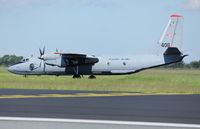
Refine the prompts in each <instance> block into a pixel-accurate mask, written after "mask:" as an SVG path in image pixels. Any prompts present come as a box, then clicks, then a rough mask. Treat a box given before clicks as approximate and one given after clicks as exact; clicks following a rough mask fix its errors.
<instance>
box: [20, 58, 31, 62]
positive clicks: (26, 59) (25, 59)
mask: <svg viewBox="0 0 200 129" xmlns="http://www.w3.org/2000/svg"><path fill="white" fill-rule="evenodd" d="M28 61H29V58H23V59H22V60H21V61H20V62H21V63H25V62H28Z"/></svg>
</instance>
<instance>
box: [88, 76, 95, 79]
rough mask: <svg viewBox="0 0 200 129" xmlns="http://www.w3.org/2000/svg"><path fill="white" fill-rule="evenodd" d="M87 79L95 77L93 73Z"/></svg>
mask: <svg viewBox="0 0 200 129" xmlns="http://www.w3.org/2000/svg"><path fill="white" fill-rule="evenodd" d="M88 79H96V77H95V76H94V75H90V76H89V77H88Z"/></svg>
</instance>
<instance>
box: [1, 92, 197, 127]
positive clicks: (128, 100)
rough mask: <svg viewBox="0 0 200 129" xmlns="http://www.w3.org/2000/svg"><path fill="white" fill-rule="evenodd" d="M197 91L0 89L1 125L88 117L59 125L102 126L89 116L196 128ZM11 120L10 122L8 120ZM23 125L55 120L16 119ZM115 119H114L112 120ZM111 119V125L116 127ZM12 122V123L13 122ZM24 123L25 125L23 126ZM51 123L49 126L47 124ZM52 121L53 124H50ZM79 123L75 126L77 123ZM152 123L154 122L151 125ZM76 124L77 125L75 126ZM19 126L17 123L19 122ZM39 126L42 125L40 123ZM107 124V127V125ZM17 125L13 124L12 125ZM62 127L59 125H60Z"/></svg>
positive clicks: (95, 118) (102, 125) (97, 118)
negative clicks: (84, 121)
mask: <svg viewBox="0 0 200 129" xmlns="http://www.w3.org/2000/svg"><path fill="white" fill-rule="evenodd" d="M199 100H200V95H191V94H169V93H162V94H158V93H138V92H93V91H59V90H57V91H53V90H19V89H18V90H17V89H1V90H0V116H1V117H2V119H1V120H0V125H1V127H5V129H6V126H5V125H9V126H11V125H12V124H13V122H14V123H15V124H16V125H17V123H19V120H18V121H16V120H5V119H3V118H5V117H9V118H15V117H17V118H27V119H28V118H37V119H40V118H48V119H65V120H66V119H70V120H71V119H72V120H80V119H81V120H89V122H88V123H81V122H75V123H74V122H72V123H70V122H69V121H68V122H65V123H64V122H63V123H62V124H61V125H63V127H68V126H67V125H69V128H71V127H72V126H73V127H74V128H77V129H78V128H79V127H80V128H81V127H83V125H85V126H84V127H85V128H97V129H98V128H105V127H104V126H105V125H106V123H104V124H103V123H98V122H97V123H95V124H94V123H92V124H91V120H97V121H99V120H103V121H122V122H127V121H128V122H152V123H154V124H153V125H152V126H150V125H146V126H145V125H143V126H142V125H137V124H136V125H133V124H132V125H131V124H130V123H129V124H126V125H124V124H122V127H127V128H132V127H133V126H134V127H137V128H139V129H140V128H142V129H143V128H147V129H149V128H170V129H171V128H193V127H199V128H200V101H199ZM10 122H11V123H12V124H11V123H10ZM20 122H21V123H23V124H19V125H24V126H25V127H29V128H30V129H31V126H30V123H31V124H33V123H34V126H37V125H38V124H39V125H43V124H44V125H43V127H44V128H45V124H46V126H48V127H49V128H50V127H56V126H58V123H56V122H55V121H54V122H52V121H51V122H49V121H46V122H44V121H37V122H34V121H23V120H21V121H20ZM116 123H117V122H116ZM116 123H115V124H114V123H112V124H109V125H112V126H111V128H117V129H118V128H119V127H120V126H117V125H116ZM155 123H172V124H175V125H176V124H181V125H184V124H189V125H197V126H186V127H180V126H167V125H166V126H165V127H164V126H158V125H156V124H155ZM15 124H14V125H15ZM26 125H27V126H26ZM49 125H52V126H49ZM53 125H54V126H53ZM77 125H79V126H77ZM123 125H124V126H123ZM155 125H156V126H155ZM76 126H77V127H76ZM20 127H21V126H20ZM41 127H42V126H41ZM107 127H109V126H108V125H107ZM16 128H17V126H16ZM60 128H62V127H60Z"/></svg>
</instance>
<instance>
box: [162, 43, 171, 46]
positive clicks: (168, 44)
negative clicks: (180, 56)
mask: <svg viewBox="0 0 200 129" xmlns="http://www.w3.org/2000/svg"><path fill="white" fill-rule="evenodd" d="M161 47H170V43H162V44H161Z"/></svg>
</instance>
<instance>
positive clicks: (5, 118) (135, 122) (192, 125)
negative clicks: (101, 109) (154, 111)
mask: <svg viewBox="0 0 200 129" xmlns="http://www.w3.org/2000/svg"><path fill="white" fill-rule="evenodd" d="M0 120H2V121H32V122H66V123H88V124H117V125H142V126H159V127H178V128H200V124H181V123H161V122H141V121H114V120H89V119H58V118H57V119H56V118H32V117H0Z"/></svg>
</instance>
